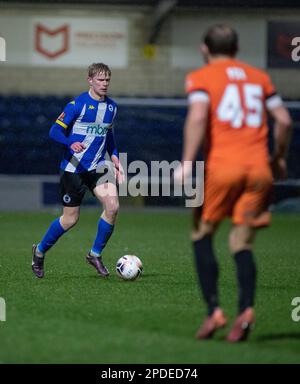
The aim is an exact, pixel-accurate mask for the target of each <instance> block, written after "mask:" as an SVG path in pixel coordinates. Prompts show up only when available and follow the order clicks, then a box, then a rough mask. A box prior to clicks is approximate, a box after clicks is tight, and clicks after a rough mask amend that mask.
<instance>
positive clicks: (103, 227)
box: [91, 218, 114, 256]
mask: <svg viewBox="0 0 300 384" xmlns="http://www.w3.org/2000/svg"><path fill="white" fill-rule="evenodd" d="M113 230H114V225H112V224H109V223H108V222H107V221H105V220H104V219H102V218H101V219H100V220H99V222H98V231H97V235H96V239H95V242H94V244H93V247H92V250H91V254H92V256H100V255H101V252H102V251H103V249H104V247H105V246H106V243H107V242H108V240H109V238H110V236H111V234H112V232H113Z"/></svg>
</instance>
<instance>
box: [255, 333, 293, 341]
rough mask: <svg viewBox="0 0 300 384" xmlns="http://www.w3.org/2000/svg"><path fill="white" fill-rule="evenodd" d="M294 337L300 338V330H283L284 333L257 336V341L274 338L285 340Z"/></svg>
mask: <svg viewBox="0 0 300 384" xmlns="http://www.w3.org/2000/svg"><path fill="white" fill-rule="evenodd" d="M285 339H294V340H300V332H286V333H284V332H282V333H272V334H271V333H270V334H265V335H261V336H258V337H256V339H255V340H256V341H272V340H285Z"/></svg>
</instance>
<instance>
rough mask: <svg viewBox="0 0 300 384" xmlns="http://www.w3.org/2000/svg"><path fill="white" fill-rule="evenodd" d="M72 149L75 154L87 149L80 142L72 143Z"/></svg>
mask: <svg viewBox="0 0 300 384" xmlns="http://www.w3.org/2000/svg"><path fill="white" fill-rule="evenodd" d="M70 148H71V149H72V150H73V151H74V152H75V153H80V152H82V151H83V150H84V149H85V145H84V144H83V143H80V141H76V142H75V143H72V144H71V145H70Z"/></svg>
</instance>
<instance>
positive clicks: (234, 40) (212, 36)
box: [203, 24, 238, 56]
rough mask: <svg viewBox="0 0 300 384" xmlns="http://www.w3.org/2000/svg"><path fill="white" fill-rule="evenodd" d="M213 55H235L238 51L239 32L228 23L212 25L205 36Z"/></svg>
mask: <svg viewBox="0 0 300 384" xmlns="http://www.w3.org/2000/svg"><path fill="white" fill-rule="evenodd" d="M203 41H204V44H205V45H206V46H207V48H208V50H209V52H210V53H211V54H212V55H228V56H235V55H236V53H237V51H238V34H237V33H236V31H235V30H234V29H233V28H232V27H230V26H229V25H226V24H216V25H213V26H212V27H210V28H209V29H208V30H207V31H206V33H205V35H204V38H203Z"/></svg>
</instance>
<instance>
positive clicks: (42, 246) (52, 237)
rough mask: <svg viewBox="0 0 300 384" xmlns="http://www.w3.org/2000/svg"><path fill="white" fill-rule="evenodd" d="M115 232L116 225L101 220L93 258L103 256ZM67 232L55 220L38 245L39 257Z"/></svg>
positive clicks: (93, 248) (93, 249)
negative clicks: (102, 253)
mask: <svg viewBox="0 0 300 384" xmlns="http://www.w3.org/2000/svg"><path fill="white" fill-rule="evenodd" d="M113 230H114V225H111V224H109V223H108V222H106V221H105V220H104V219H102V218H101V219H100V220H99V222H98V231H97V235H96V239H95V242H94V244H93V247H92V249H91V254H92V255H93V256H100V255H101V252H102V251H103V249H104V247H105V246H106V243H107V242H108V240H109V238H110V236H111V234H112V232H113ZM65 232H66V230H65V229H64V228H63V227H62V225H61V224H60V222H59V218H58V219H56V220H54V221H53V222H52V223H51V225H50V227H49V228H48V231H47V232H46V234H45V236H44V237H43V239H42V241H41V242H40V243H39V244H38V247H37V255H38V256H40V257H42V256H43V255H44V254H45V253H46V252H47V251H48V250H49V249H50V248H51V247H52V246H53V245H54V244H55V243H56V242H57V240H58V239H59V238H60V237H61V236H62V235H63V234H64V233H65Z"/></svg>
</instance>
